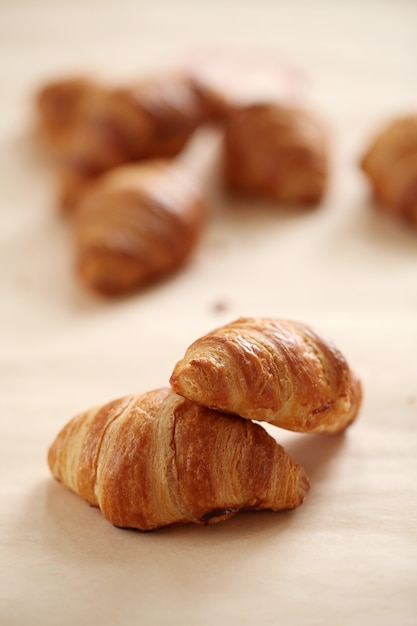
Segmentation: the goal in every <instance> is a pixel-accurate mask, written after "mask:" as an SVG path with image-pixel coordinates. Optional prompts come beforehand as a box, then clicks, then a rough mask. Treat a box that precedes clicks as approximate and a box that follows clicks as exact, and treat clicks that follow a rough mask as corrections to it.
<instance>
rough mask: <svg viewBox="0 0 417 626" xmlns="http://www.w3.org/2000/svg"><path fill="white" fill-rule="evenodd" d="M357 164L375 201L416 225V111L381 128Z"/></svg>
mask: <svg viewBox="0 0 417 626" xmlns="http://www.w3.org/2000/svg"><path fill="white" fill-rule="evenodd" d="M360 165H361V167H362V169H363V171H364V172H365V174H366V175H367V176H368V178H369V181H370V183H371V185H372V188H373V193H374V195H375V198H376V200H377V202H378V203H379V205H380V206H381V207H383V208H384V209H385V210H386V211H388V212H390V213H393V214H394V215H397V216H398V217H401V218H404V219H405V220H407V221H408V222H409V223H410V224H412V225H413V226H416V227H417V115H410V116H408V117H404V118H400V119H396V120H394V121H393V122H392V123H390V124H389V125H388V126H387V127H386V128H384V129H383V130H382V131H381V132H380V133H379V134H378V135H377V136H376V137H375V138H374V140H373V141H372V143H371V145H370V146H369V148H368V150H367V151H366V153H365V154H364V156H363V157H362V159H361V163H360Z"/></svg>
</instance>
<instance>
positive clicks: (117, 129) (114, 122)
mask: <svg viewBox="0 0 417 626" xmlns="http://www.w3.org/2000/svg"><path fill="white" fill-rule="evenodd" d="M37 103H38V117H39V127H40V128H41V129H43V130H44V132H45V133H46V135H47V137H48V139H49V143H50V144H52V145H54V140H55V147H56V148H57V149H58V151H59V173H60V202H61V205H62V206H63V208H67V209H71V208H73V206H74V204H75V203H76V202H77V200H78V198H79V197H80V195H81V194H80V193H79V192H80V191H82V190H83V187H84V186H85V184H86V183H88V182H89V181H90V180H91V179H92V178H94V177H95V176H97V175H99V174H101V173H103V172H106V171H107V170H109V169H111V168H113V167H116V166H118V165H122V164H124V163H131V162H134V161H139V160H142V159H149V158H153V157H166V158H168V157H173V156H176V155H177V154H178V153H179V152H180V151H181V150H182V149H183V148H184V146H185V144H186V143H187V141H188V139H189V138H190V137H191V135H192V133H193V132H194V130H195V129H196V127H197V125H198V124H199V123H200V121H201V116H202V109H201V104H200V101H199V99H198V97H197V95H196V94H195V92H194V90H193V89H192V88H191V86H190V85H189V83H188V80H187V78H186V77H184V76H183V75H181V74H179V73H171V74H166V75H159V76H155V77H152V78H149V79H144V80H142V81H141V82H138V83H133V84H130V85H126V86H123V87H106V86H104V85H98V84H96V83H95V82H93V81H91V82H89V81H88V80H87V79H75V78H74V79H72V80H71V79H68V80H63V81H61V82H59V81H58V82H56V83H51V84H49V85H46V86H44V87H43V89H41V91H40V93H39V94H38V98H37Z"/></svg>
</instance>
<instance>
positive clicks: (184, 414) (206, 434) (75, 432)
mask: <svg viewBox="0 0 417 626" xmlns="http://www.w3.org/2000/svg"><path fill="white" fill-rule="evenodd" d="M48 463H49V466H50V469H51V471H52V474H53V475H54V476H55V477H56V478H57V479H58V480H59V481H62V482H63V483H64V484H65V485H66V486H67V487H69V488H70V489H72V490H73V491H74V492H75V493H77V494H78V495H79V496H81V498H83V499H84V500H86V501H87V502H89V503H90V504H92V505H94V506H98V507H100V509H101V512H102V514H103V515H104V517H105V518H106V519H108V520H109V521H110V522H112V523H113V524H115V525H116V526H120V527H125V528H136V529H140V530H153V529H157V528H160V527H163V526H170V525H174V524H175V525H179V524H185V523H187V522H194V523H196V524H211V523H215V522H220V521H222V520H225V519H227V518H229V517H232V516H233V515H235V514H236V513H237V512H238V511H239V510H241V509H257V510H259V509H273V510H275V511H277V510H280V509H293V508H295V507H297V506H299V505H300V504H302V502H303V500H304V498H305V496H306V494H307V491H308V489H309V481H308V478H307V476H306V474H305V472H304V470H303V469H302V468H301V467H300V466H298V465H297V464H296V463H295V462H294V461H293V460H292V459H291V458H290V456H289V455H288V454H287V453H286V452H285V451H284V449H283V448H282V447H281V446H280V445H278V444H277V442H276V441H275V440H274V439H273V438H272V437H271V436H270V435H268V434H267V432H266V431H265V430H264V429H263V428H261V427H260V426H259V425H257V424H253V423H252V422H249V421H247V420H242V419H241V418H239V417H230V416H225V415H223V414H221V413H218V412H216V411H210V410H209V409H205V408H203V407H201V406H198V405H197V404H195V403H193V402H189V401H188V400H186V399H184V398H181V397H180V396H178V395H176V394H175V393H173V392H172V391H171V390H170V389H158V390H155V391H151V392H148V393H145V394H143V395H140V396H128V397H125V398H121V399H119V400H115V401H114V402H110V403H109V404H106V405H104V406H102V407H97V408H93V409H91V410H89V411H86V412H85V413H82V414H80V415H78V416H77V417H75V418H74V419H73V420H72V421H70V422H69V423H68V424H67V425H66V426H65V427H64V428H63V430H62V431H61V432H60V433H59V434H58V436H57V438H56V440H55V441H54V443H53V444H52V446H51V448H50V450H49V455H48Z"/></svg>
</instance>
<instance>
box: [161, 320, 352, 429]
mask: <svg viewBox="0 0 417 626" xmlns="http://www.w3.org/2000/svg"><path fill="white" fill-rule="evenodd" d="M170 383H171V386H172V388H173V389H174V391H176V392H177V393H178V394H180V395H182V396H184V397H186V398H188V399H189V400H193V401H194V402H198V403H199V404H201V405H203V406H207V407H210V408H212V409H217V410H219V411H224V412H225V413H232V414H236V415H240V416H241V417H244V418H246V419H251V420H260V421H266V422H270V423H271V424H274V425H275V426H280V427H282V428H286V429H288V430H293V431H298V432H306V433H310V432H325V433H335V432H339V431H342V430H343V429H344V428H346V426H348V425H349V424H350V423H351V422H352V421H353V420H354V419H355V417H356V415H357V413H358V410H359V407H360V403H361V384H360V382H359V380H358V378H357V377H356V376H355V375H354V373H353V372H352V371H351V369H350V368H349V366H348V363H347V362H346V359H345V358H344V357H343V355H342V354H341V353H340V351H339V350H338V349H337V348H336V347H335V346H334V345H333V344H332V343H331V342H330V340H329V339H327V338H326V337H325V336H323V335H322V334H321V333H319V332H318V331H316V330H314V329H313V328H311V327H310V326H307V325H306V324H302V323H300V322H295V321H290V320H283V319H273V318H240V319H238V320H236V321H234V322H231V323H230V324H226V325H225V326H223V327H221V328H218V329H216V330H213V331H212V332H210V333H208V334H207V335H204V336H203V337H201V338H200V339H197V341H195V342H194V343H193V344H192V345H191V346H190V347H189V348H188V349H187V351H186V353H185V356H184V358H183V359H181V360H180V361H179V362H178V363H177V365H176V366H175V368H174V371H173V373H172V376H171V379H170Z"/></svg>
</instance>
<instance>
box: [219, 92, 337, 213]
mask: <svg viewBox="0 0 417 626" xmlns="http://www.w3.org/2000/svg"><path fill="white" fill-rule="evenodd" d="M327 169H328V157H327V141H326V133H325V131H324V128H323V126H322V124H321V122H319V121H318V119H316V118H315V117H314V116H313V115H311V114H310V113H309V112H307V111H304V110H302V109H298V108H293V107H288V106H283V105H281V104H273V103H269V104H257V105H253V106H247V107H242V108H241V109H238V110H236V111H235V112H234V113H233V115H231V116H230V117H229V119H228V121H227V122H226V125H225V135H224V143H223V178H224V182H225V184H226V185H227V187H228V188H229V189H230V190H231V191H237V192H243V193H247V194H250V195H253V196H255V197H260V198H267V199H272V200H278V201H283V202H289V203H297V204H317V203H318V202H319V201H320V200H321V198H322V197H323V194H324V192H325V189H326V185H327V177H328V172H327Z"/></svg>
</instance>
